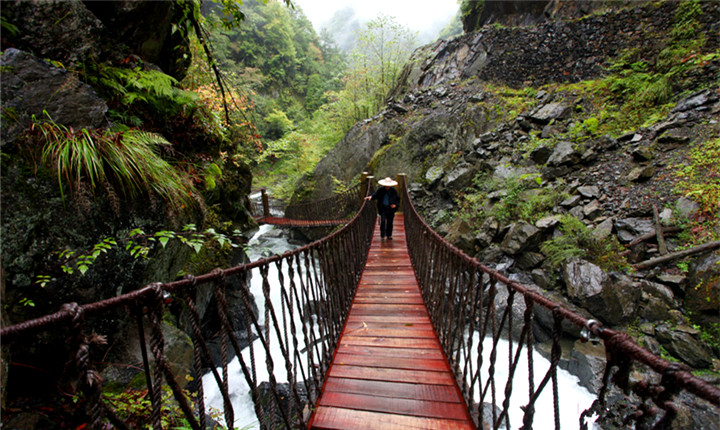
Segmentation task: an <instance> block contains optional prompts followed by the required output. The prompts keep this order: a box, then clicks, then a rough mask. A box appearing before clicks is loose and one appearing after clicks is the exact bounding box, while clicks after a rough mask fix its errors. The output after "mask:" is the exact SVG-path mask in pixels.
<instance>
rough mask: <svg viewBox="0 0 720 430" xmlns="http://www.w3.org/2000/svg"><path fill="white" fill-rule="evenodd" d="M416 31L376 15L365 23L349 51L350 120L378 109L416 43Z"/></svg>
mask: <svg viewBox="0 0 720 430" xmlns="http://www.w3.org/2000/svg"><path fill="white" fill-rule="evenodd" d="M416 38H417V35H416V33H414V32H411V31H410V30H409V29H408V28H407V27H404V26H402V25H401V24H399V23H397V21H395V18H394V17H388V16H385V15H379V16H378V17H377V18H375V19H373V20H372V21H370V22H368V23H367V24H365V26H364V27H363V29H362V30H361V32H360V34H359V35H358V44H357V46H356V48H355V50H354V51H353V53H352V55H351V60H350V71H349V73H348V77H347V79H346V96H347V97H348V99H349V101H350V103H351V104H352V105H353V116H354V118H353V119H354V120H356V121H357V120H361V119H364V118H366V117H368V116H371V115H374V114H375V113H376V112H378V111H379V110H380V109H381V108H382V106H383V105H384V103H385V98H386V97H387V94H388V92H389V91H390V88H391V87H392V86H393V85H394V83H395V80H396V79H397V77H398V75H399V74H400V72H401V70H402V67H403V66H404V65H405V62H406V61H407V59H408V58H409V57H410V54H411V53H412V50H413V49H414V47H415V44H416Z"/></svg>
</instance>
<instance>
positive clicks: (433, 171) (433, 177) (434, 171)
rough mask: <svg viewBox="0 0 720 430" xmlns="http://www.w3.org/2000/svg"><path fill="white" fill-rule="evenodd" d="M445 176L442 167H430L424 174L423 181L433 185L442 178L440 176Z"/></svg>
mask: <svg viewBox="0 0 720 430" xmlns="http://www.w3.org/2000/svg"><path fill="white" fill-rule="evenodd" d="M444 174H445V171H444V170H443V168H442V167H438V166H435V167H431V168H429V169H428V170H427V172H425V180H426V181H427V182H428V183H429V184H430V185H432V184H434V183H435V182H437V181H438V179H440V178H442V176H443V175H444Z"/></svg>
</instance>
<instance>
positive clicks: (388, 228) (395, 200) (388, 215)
mask: <svg viewBox="0 0 720 430" xmlns="http://www.w3.org/2000/svg"><path fill="white" fill-rule="evenodd" d="M378 184H380V186H381V187H380V188H378V189H377V191H375V193H373V195H372V196H367V197H365V200H377V210H378V213H379V214H380V239H385V238H386V237H387V238H388V240H392V231H393V218H395V212H397V210H398V206H399V205H400V196H399V195H398V192H397V190H396V189H395V188H394V187H395V186H397V184H398V183H397V182H396V181H394V180H393V179H392V178H390V177H388V178H385V179H381V180H379V181H378Z"/></svg>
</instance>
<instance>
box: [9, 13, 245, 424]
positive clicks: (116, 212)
mask: <svg viewBox="0 0 720 430" xmlns="http://www.w3.org/2000/svg"><path fill="white" fill-rule="evenodd" d="M188 4H190V3H188ZM181 6H182V4H181V3H179V2H154V1H115V2H92V1H89V2H81V1H50V2H47V1H4V2H3V4H2V10H1V12H2V27H3V31H2V56H1V57H0V67H1V69H2V70H1V71H2V88H1V90H2V129H1V133H2V143H1V146H0V148H1V150H2V154H1V155H2V159H1V160H0V161H1V162H2V167H1V173H2V178H1V181H2V189H1V199H2V219H1V220H2V224H1V228H2V260H0V263H1V267H0V269H1V270H0V272H1V273H2V277H1V281H2V306H3V309H2V316H3V324H4V325H5V324H13V323H19V322H23V321H25V320H28V319H31V318H35V317H39V316H42V315H45V314H49V313H52V312H55V311H57V310H58V309H59V308H60V306H61V305H62V304H63V303H69V302H76V303H79V304H87V303H92V302H95V301H99V300H102V299H106V298H109V297H114V296H116V295H119V294H121V293H125V292H128V291H131V290H134V289H136V288H139V287H141V286H143V285H145V284H146V283H149V282H155V281H169V280H173V279H175V278H176V277H177V276H178V273H179V272H180V270H181V269H186V270H188V269H189V270H198V271H209V270H210V269H212V268H214V267H218V266H222V267H228V266H230V265H233V264H238V263H239V262H241V261H242V259H243V258H244V253H243V252H233V251H229V250H227V249H220V247H217V246H215V247H213V246H209V247H206V248H205V249H204V250H203V251H202V253H201V257H202V258H201V259H200V258H195V260H193V255H194V254H195V253H194V252H193V251H191V250H190V249H189V248H188V247H187V246H184V245H182V244H179V243H175V244H173V243H172V242H170V243H169V244H168V245H167V246H162V247H157V249H154V250H153V251H151V252H150V254H149V257H150V258H140V257H139V256H138V255H135V256H133V255H131V254H130V253H128V252H126V250H125V247H126V246H127V244H128V243H132V242H128V241H127V240H128V239H129V238H130V237H131V236H137V237H136V238H135V241H136V244H138V243H139V244H141V245H143V244H148V243H149V242H148V239H147V238H151V237H152V236H153V234H154V233H155V232H158V231H178V232H179V231H181V229H182V228H183V226H184V225H186V224H194V225H196V226H197V228H198V229H199V230H200V231H202V230H204V229H205V228H209V227H213V228H217V229H218V231H223V230H227V229H230V231H232V230H233V229H236V228H237V229H244V230H246V231H247V230H248V229H249V228H251V227H252V226H254V221H252V220H251V219H250V218H249V214H248V212H247V210H246V209H245V208H246V206H247V194H248V193H249V191H250V182H251V174H250V171H249V168H248V167H247V166H246V165H244V164H243V163H242V162H235V163H228V166H227V168H226V169H225V170H224V171H223V172H222V173H223V175H222V178H219V177H218V178H217V179H218V181H217V182H218V183H217V187H215V188H214V190H213V191H212V193H210V192H208V193H203V190H202V189H200V190H198V189H199V188H200V187H198V188H193V187H192V185H188V183H189V182H190V179H189V174H190V173H191V171H192V170H193V169H195V170H199V169H201V168H202V165H203V163H204V161H203V160H207V159H210V157H212V156H213V155H215V156H217V151H218V148H219V146H220V144H221V143H220V142H219V139H218V137H217V136H216V135H213V134H212V133H211V132H209V131H207V129H204V128H203V127H202V126H201V125H198V121H196V119H195V118H194V117H193V113H194V112H195V111H197V108H196V107H193V108H192V109H189V108H188V109H174V107H176V106H177V105H180V104H182V102H183V101H184V100H192V97H188V98H185V99H183V98H182V97H183V96H185V95H186V93H184V92H183V91H182V90H181V89H180V85H178V83H177V80H175V79H173V78H172V77H174V78H177V79H181V78H182V77H183V76H184V75H185V74H186V73H187V70H188V67H189V65H190V59H191V56H190V52H189V42H188V38H187V34H186V33H184V32H182V31H178V29H177V27H178V26H179V25H184V24H182V23H181V20H183V19H185V18H186V17H185V13H186V11H184V10H183V9H182V7H181ZM111 72H112V73H115V75H111V74H110V73H111ZM123 73H125V74H127V73H135V75H133V78H135V79H136V81H137V80H139V79H142V78H148V77H150V78H154V79H155V81H153V82H151V81H150V79H148V80H147V81H145V83H144V85H146V88H145V89H144V91H145V92H144V93H141V91H142V90H143V88H139V87H133V86H132V82H130V83H129V82H127V81H120V80H116V81H114V82H112V79H113V76H114V77H115V78H117V77H118V76H119V77H122V76H126V75H123ZM142 73H144V74H142ZM171 76H172V77H171ZM118 79H119V78H118ZM108 84H110V85H114V87H113V88H114V89H115V90H116V92H115V96H117V94H121V95H122V94H127V93H129V92H133V91H135V94H134V96H138V97H139V98H141V99H142V98H143V97H145V98H144V99H143V102H140V103H135V104H132V105H131V103H132V102H127V101H125V100H121V99H120V97H111V96H110V95H109V94H111V92H110V91H108V90H107V85H108ZM151 85H158V86H161V87H162V88H163V89H162V91H159V92H153V88H151V87H150V86H151ZM158 93H159V94H160V95H159V96H158V95H157V94H158ZM177 95H179V97H176V96H177ZM152 97H161V98H162V97H165V98H164V99H156V100H159V101H158V103H157V104H156V105H155V106H152V105H151V104H150V102H152V100H153V99H152ZM172 97H176V98H175V99H172ZM148 100H149V101H150V102H148ZM185 107H187V106H185ZM42 130H44V131H46V132H49V133H56V138H57V142H55V143H56V144H57V146H60V145H62V144H66V145H67V144H68V142H71V144H72V142H74V143H75V144H77V142H78V141H79V140H78V139H76V137H78V136H80V138H82V136H89V137H90V139H91V141H92V142H94V143H92V144H93V145H94V147H95V148H96V149H98V151H99V152H101V153H102V152H103V151H105V152H104V153H108V152H109V151H108V150H106V149H105V148H104V147H103V145H108V140H107V139H106V138H107V137H108V136H113V138H112V142H110V144H111V145H115V146H117V147H120V148H123V147H125V148H130V144H129V143H128V142H127V141H126V140H125V138H126V137H127V135H129V134H135V135H136V136H137V135H139V136H151V139H152V140H153V142H154V146H153V147H152V149H151V151H149V152H147V153H145V154H144V155H143V158H145V159H147V158H152V159H153V160H155V161H156V163H157V164H156V166H164V167H162V169H163V170H162V172H163V175H165V176H163V177H162V178H161V179H160V180H159V181H158V183H156V184H155V185H158V186H157V187H155V188H153V187H152V186H151V187H149V188H146V189H133V185H132V182H131V183H130V184H129V185H128V184H127V183H125V185H128V186H127V187H126V188H125V189H123V187H122V186H121V185H122V183H121V184H120V185H119V184H118V181H117V180H113V179H116V178H117V176H112V172H109V173H107V176H106V177H110V178H113V179H110V180H106V181H101V180H99V179H97V178H96V180H95V181H93V180H92V178H88V176H87V173H78V175H77V178H71V176H72V174H66V175H62V174H60V173H59V172H58V171H57V169H56V168H55V167H56V166H53V165H52V163H48V162H47V160H46V159H45V157H46V155H45V154H44V151H43V148H52V145H47V144H48V142H47V141H46V139H44V135H43V134H42V133H43V132H42ZM149 132H152V134H150V133H149ZM64 137H67V139H64ZM73 139H74V140H73ZM85 142H88V141H87V140H86V141H85ZM236 143H237V142H236ZM44 145H47V146H44ZM116 154H117V153H116ZM201 157H202V158H201ZM77 159H79V158H75V160H77ZM198 160H200V161H198ZM140 161H142V160H140ZM78 163H80V162H78ZM143 166H144V167H148V165H147V164H146V165H143ZM176 166H181V167H180V168H176ZM104 167H105V168H106V169H108V170H110V168H109V167H108V165H107V164H105V166H104ZM183 169H188V170H183ZM77 171H78V172H80V171H82V167H77ZM141 173H142V175H143V176H150V175H151V174H152V172H149V171H142V172H141ZM173 178H180V182H179V189H181V190H183V191H184V194H183V195H181V196H178V195H177V194H176V195H174V196H173V197H172V198H163V197H161V196H160V194H158V193H157V192H156V191H157V190H161V189H162V187H163V186H164V185H163V183H162V182H163V180H168V181H171V180H173ZM74 179H77V181H75V180H74ZM198 179H199V178H198V177H197V173H195V179H194V180H193V181H194V182H197V180H198ZM133 181H135V184H137V183H140V182H142V178H134V179H133ZM136 229H140V230H141V231H143V233H137V231H139V230H136ZM133 231H136V233H132V232H133ZM141 236H142V238H141ZM123 239H126V241H125V242H123V241H122V240H123ZM106 240H111V241H116V242H118V243H119V244H120V245H119V246H115V247H112V249H109V250H105V251H99V252H98V253H97V255H96V256H95V257H92V258H93V261H95V258H97V261H95V264H94V265H92V267H89V268H88V267H87V266H86V267H83V268H81V267H80V266H78V265H77V264H76V263H77V259H76V260H73V259H72V258H65V259H63V258H61V257H62V254H61V253H65V252H67V251H72V252H74V253H75V255H76V256H77V255H81V254H83V253H88V252H89V253H90V255H92V254H93V250H94V249H96V248H95V247H96V246H97V244H102V243H103V242H104V241H106ZM151 240H152V239H151ZM143 241H144V242H143ZM108 243H109V242H108ZM66 250H67V251H66ZM199 260H200V261H199ZM198 261H199V262H198ZM63 264H67V265H68V266H72V267H75V270H74V272H72V273H67V272H66V271H64V270H63V269H62V267H61V266H62V265H63ZM201 264H205V266H202V265H201ZM78 269H80V270H78ZM85 270H87V272H85V273H84V274H83V275H82V276H81V274H80V273H79V272H80V271H83V272H84V271H85ZM38 276H45V277H46V278H45V281H44V282H43V281H42V278H38ZM39 279H40V280H39ZM207 301H208V303H209V302H211V299H210V298H208V299H207ZM210 304H211V303H209V305H210ZM203 312H204V310H203ZM211 314H212V312H208V314H207V315H206V316H207V318H208V321H210V320H212V318H213V315H211ZM124 320H125V318H119V316H118V315H106V319H104V320H103V321H102V322H100V323H98V324H97V325H96V326H93V327H92V328H91V329H94V330H97V331H98V333H101V334H103V335H107V336H109V337H108V338H109V339H110V344H111V345H112V346H111V347H110V349H109V352H108V355H107V358H109V359H110V361H112V360H113V357H115V358H118V357H119V358H118V362H123V360H124V358H123V355H130V356H131V358H130V359H128V361H125V362H130V361H132V360H134V359H137V356H136V355H137V354H138V351H139V349H138V345H137V342H134V341H135V340H136V339H133V335H128V334H127V333H132V327H128V326H127V324H124V323H123V322H122V321H124ZM168 321H170V320H168ZM210 325H212V323H210ZM166 328H167V329H168V330H174V332H176V333H177V336H175V337H174V339H175V344H174V345H173V346H172V347H171V348H175V347H177V350H178V353H177V356H175V357H173V358H171V359H172V360H175V361H177V362H178V363H184V364H185V368H186V369H187V368H190V365H189V364H188V363H187V362H186V361H187V360H190V359H191V354H188V351H190V350H189V349H188V345H187V341H186V338H187V337H186V336H185V335H184V334H183V333H182V332H181V331H180V330H177V328H173V327H172V326H171V325H170V324H168V326H167V327H166ZM126 330H127V332H126ZM45 340H47V342H45V343H44V344H43V345H40V344H39V343H38V344H34V343H32V342H30V341H27V342H24V343H23V344H22V347H21V348H11V347H10V346H8V347H7V348H6V347H5V345H3V346H4V348H3V352H4V353H6V352H8V351H10V352H11V354H12V357H11V358H12V359H11V360H6V359H5V358H6V357H3V366H5V365H6V364H7V363H8V362H9V361H16V362H19V363H24V364H25V366H14V367H13V368H12V369H11V370H12V371H10V372H8V369H7V368H3V370H2V377H3V384H2V388H3V396H2V397H3V401H5V400H6V399H8V398H12V399H17V398H18V397H21V396H23V395H27V396H29V397H30V398H34V399H37V400H39V399H40V398H41V397H42V395H44V394H47V393H50V392H54V390H55V388H56V384H57V380H56V379H55V378H56V377H59V375H62V373H63V371H64V369H63V368H62V366H63V364H62V363H55V364H48V363H46V362H45V360H46V359H50V360H51V361H52V360H55V359H56V355H57V351H59V350H61V348H59V347H58V344H57V342H64V341H65V339H60V338H54V339H45ZM128 345H130V346H128ZM133 345H134V348H135V349H134V350H133V349H132V348H133ZM133 354H135V355H133ZM48 366H59V367H48ZM38 369H44V370H43V371H42V372H44V373H38ZM115 370H117V369H113V368H112V367H110V368H109V373H108V374H107V375H106V380H110V381H115V382H123V383H124V382H128V380H129V378H131V377H132V375H133V374H134V373H135V372H134V371H130V372H129V371H128V369H125V368H122V369H120V370H119V371H117V372H115V374H113V372H114V371H115ZM118 373H119V374H120V375H118ZM8 375H10V376H9V377H10V380H9V382H8V385H7V386H6V384H5V382H6V381H5V378H7V377H8ZM38 375H42V377H38ZM56 425H57V423H55V426H56ZM51 426H52V423H51ZM48 428H51V427H48Z"/></svg>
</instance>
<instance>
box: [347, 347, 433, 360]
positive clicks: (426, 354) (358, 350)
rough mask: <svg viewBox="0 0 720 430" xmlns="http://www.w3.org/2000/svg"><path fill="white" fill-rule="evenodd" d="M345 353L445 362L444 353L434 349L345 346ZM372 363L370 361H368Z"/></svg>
mask: <svg viewBox="0 0 720 430" xmlns="http://www.w3.org/2000/svg"><path fill="white" fill-rule="evenodd" d="M342 351H343V352H347V353H352V354H363V355H365V356H366V357H371V358H375V357H382V356H385V357H398V358H413V357H414V358H427V359H428V360H444V359H445V356H444V355H443V353H442V351H440V350H438V349H435V348H432V349H427V348H425V349H423V348H392V349H391V348H386V347H384V346H377V345H374V346H373V345H344V346H343V348H342ZM368 361H370V360H368Z"/></svg>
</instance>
